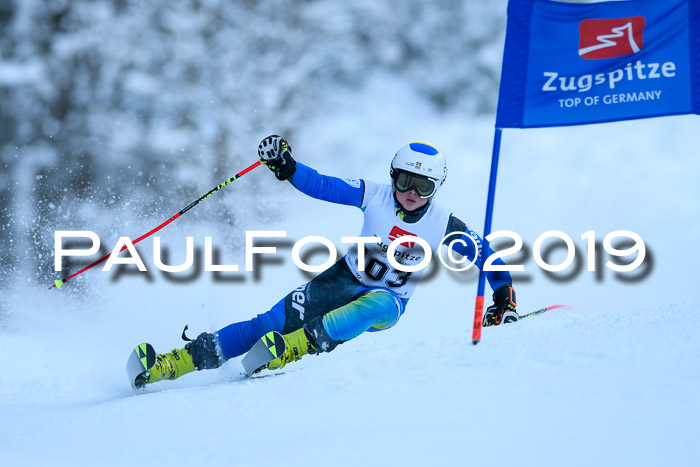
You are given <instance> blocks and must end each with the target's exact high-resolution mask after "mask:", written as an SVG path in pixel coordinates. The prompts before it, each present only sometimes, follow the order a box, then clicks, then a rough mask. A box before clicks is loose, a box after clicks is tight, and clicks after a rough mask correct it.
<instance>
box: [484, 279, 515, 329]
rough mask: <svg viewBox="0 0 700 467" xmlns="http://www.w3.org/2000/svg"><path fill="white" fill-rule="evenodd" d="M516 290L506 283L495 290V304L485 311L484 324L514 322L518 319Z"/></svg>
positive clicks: (492, 324)
mask: <svg viewBox="0 0 700 467" xmlns="http://www.w3.org/2000/svg"><path fill="white" fill-rule="evenodd" d="M517 305H518V304H517V301H516V298H515V290H514V289H513V287H511V285H510V284H505V285H502V286H500V287H498V288H497V289H496V290H494V291H493V305H491V306H490V307H488V308H487V309H486V313H484V326H496V325H498V324H501V323H514V322H516V321H517V320H518V313H517V312H516V311H515V307H516V306H517Z"/></svg>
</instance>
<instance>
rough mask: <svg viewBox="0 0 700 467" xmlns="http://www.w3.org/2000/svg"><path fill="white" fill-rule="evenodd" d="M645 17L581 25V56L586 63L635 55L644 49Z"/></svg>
mask: <svg viewBox="0 0 700 467" xmlns="http://www.w3.org/2000/svg"><path fill="white" fill-rule="evenodd" d="M644 26H646V19H644V17H643V16H632V17H630V18H616V19H586V20H583V21H581V23H580V24H579V45H578V54H579V55H580V56H581V58H584V59H586V60H599V59H602V58H613V57H622V56H623V55H631V54H636V53H637V52H639V51H641V50H642V48H643V47H644Z"/></svg>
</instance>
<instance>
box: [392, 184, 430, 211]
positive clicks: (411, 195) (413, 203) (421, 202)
mask: <svg viewBox="0 0 700 467" xmlns="http://www.w3.org/2000/svg"><path fill="white" fill-rule="evenodd" d="M394 193H395V194H396V200H397V201H398V202H399V204H400V205H401V207H402V208H404V209H405V210H406V211H409V212H410V211H415V210H416V209H420V208H422V207H423V206H425V205H426V204H428V198H421V197H420V196H418V193H416V190H414V189H410V190H408V191H406V192H403V193H401V192H400V191H399V190H394Z"/></svg>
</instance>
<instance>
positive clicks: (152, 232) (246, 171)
mask: <svg viewBox="0 0 700 467" xmlns="http://www.w3.org/2000/svg"><path fill="white" fill-rule="evenodd" d="M262 164H263V162H262V161H257V162H255V163H254V164H252V165H250V166H249V167H247V168H245V169H243V170H242V171H240V172H238V173H237V174H236V175H234V176H233V177H231V178H229V179H228V180H225V181H224V182H222V183H220V184H218V185H217V186H215V187H214V188H212V189H211V190H209V191H208V192H206V193H205V194H204V195H202V196H200V197H199V198H198V199H196V200H194V201H193V202H191V203H190V204H189V205H187V206H186V207H184V208H183V209H182V210H181V211H180V212H178V213H177V214H175V215H174V216H172V217H171V218H170V219H168V220H167V221H165V222H163V223H162V224H160V225H159V226H158V227H156V228H155V229H153V230H151V231H149V232H146V233H145V234H143V235H141V236H140V237H139V238H137V239H136V240H134V241H133V242H131V243H132V244H133V245H135V244H137V243H138V242H140V241H141V240H143V239H144V238H148V237H150V236H151V235H153V234H154V233H156V232H158V231H159V230H160V229H162V228H163V227H165V226H166V225H168V224H170V223H171V222H172V221H174V220H175V219H177V218H178V217H180V216H181V215H183V214H184V213H186V212H187V211H189V210H190V209H192V208H193V207H195V206H196V205H198V204H199V203H201V202H202V201H204V200H205V199H207V198H208V197H209V196H211V195H212V194H214V193H215V192H217V191H219V190H220V189H222V188H223V187H225V186H226V185H228V184H229V183H231V182H232V181H234V180H236V179H237V178H240V177H242V176H243V175H245V174H247V173H248V172H250V171H251V170H253V169H254V168H256V167H257V166H259V165H262ZM125 249H126V245H124V246H122V248H121V250H119V252H120V253H121V252H122V251H124V250H125ZM110 256H111V253H110V254H109V255H105V256H103V257H102V258H100V259H98V260H97V261H95V262H94V263H92V264H89V265H88V266H85V267H84V268H83V269H81V270H80V271H78V272H75V273H73V274H71V275H70V276H68V277H66V278H63V279H61V280H56V281H54V284H53V285H52V286H51V287H49V289H52V288H54V287H56V288H57V289H60V288H61V287H62V286H63V284H64V283H65V282H66V281H67V280H69V279H72V278H74V277H75V276H77V275H78V274H82V273H84V272H85V271H87V270H88V269H91V268H93V267H95V266H97V265H98V264H100V263H102V262H103V261H105V260H106V259H107V258H109V257H110Z"/></svg>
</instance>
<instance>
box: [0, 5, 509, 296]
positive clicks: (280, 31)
mask: <svg viewBox="0 0 700 467" xmlns="http://www.w3.org/2000/svg"><path fill="white" fill-rule="evenodd" d="M505 6H506V2H505V0H498V1H483V0H431V1H429V2H428V1H419V0H408V1H401V2H399V1H386V2H377V1H373V0H358V1H353V2H336V1H332V0H308V1H296V2H292V1H261V2H258V1H229V0H183V1H178V2H172V1H170V0H151V1H148V2H141V1H129V0H91V1H85V0H82V1H79V0H2V1H0V31H2V33H1V35H0V167H1V171H0V226H1V227H0V262H1V264H2V268H1V270H2V272H1V273H0V274H3V275H4V277H2V279H6V278H7V277H10V276H22V280H24V279H25V278H26V280H27V281H30V282H32V283H48V284H50V283H51V282H52V280H53V279H54V278H55V277H54V276H55V273H54V272H53V248H54V245H53V242H54V231H55V230H97V229H95V219H97V218H105V217H110V218H111V219H112V220H111V224H112V225H113V227H114V234H115V235H117V233H118V234H119V235H136V234H137V233H142V232H131V231H129V232H123V231H118V230H119V229H120V228H121V227H123V224H124V222H125V221H126V219H127V218H128V219H138V218H147V219H148V222H147V223H144V226H148V227H149V228H152V227H155V226H156V225H157V223H159V222H162V221H164V220H165V219H167V218H168V217H169V216H170V215H172V214H174V213H175V212H177V211H178V210H179V209H181V208H182V207H184V206H185V205H186V204H187V203H189V202H190V201H192V200H194V199H196V198H197V197H199V196H200V195H201V194H203V193H205V192H206V191H207V190H208V189H209V188H211V187H212V186H215V185H216V184H218V183H219V182H221V181H222V180H225V179H226V178H228V177H230V176H231V175H233V174H234V173H235V172H236V171H238V170H239V169H241V168H242V167H245V166H247V165H248V164H249V163H250V162H251V160H254V159H251V158H252V157H254V156H253V155H254V150H255V147H254V146H253V147H248V146H247V145H246V147H242V145H241V141H242V140H245V141H248V140H256V141H257V140H258V139H259V138H260V137H262V136H265V134H266V133H267V132H269V131H274V132H281V133H282V134H285V135H287V137H288V138H290V139H292V138H293V137H294V133H295V131H298V129H299V128H300V127H301V126H303V125H304V122H305V121H306V120H308V119H309V118H313V117H318V114H319V112H322V109H323V105H322V103H323V102H324V100H326V99H328V98H330V97H332V96H333V94H334V93H335V92H338V90H344V91H346V90H348V89H357V88H360V87H361V86H363V84H364V83H365V82H366V80H367V79H369V78H370V77H371V76H372V75H374V74H377V73H385V74H386V73H389V74H394V75H397V76H400V79H401V80H402V81H405V82H406V83H407V85H409V86H411V87H413V88H415V89H417V90H418V92H419V93H420V94H421V95H423V96H424V97H425V99H426V100H427V101H429V102H430V103H431V105H433V106H434V107H435V108H437V109H444V110H450V111H455V110H457V111H459V112H463V113H464V115H465V116H469V115H480V114H484V113H491V112H494V110H495V104H496V93H497V86H498V75H499V65H500V61H501V54H502V43H503V34H504V29H505ZM254 185H255V184H254V183H253V185H251V186H252V191H251V190H249V191H251V193H252V194H254V191H255V189H257V187H256V186H254ZM169 197H171V198H172V202H174V203H175V204H172V203H165V204H166V205H167V208H165V209H163V210H162V212H161V209H160V207H161V206H162V205H163V204H164V203H163V201H164V200H166V199H168V198H169ZM207 202H208V203H219V206H217V205H214V206H213V207H212V208H210V209H209V210H208V212H207V213H206V218H207V219H206V221H207V222H215V223H219V224H221V223H223V224H231V225H232V224H234V223H235V216H234V215H233V214H232V212H231V211H230V210H229V209H228V207H226V206H224V205H223V202H224V200H222V199H219V198H217V197H212V198H211V201H209V200H208V201H207ZM229 204H230V203H229ZM259 209H262V208H259ZM195 211H196V210H193V211H192V212H193V213H194V212H195ZM156 213H157V214H159V215H160V217H163V218H162V219H161V218H160V217H159V216H158V215H154V214H156ZM188 217H189V218H191V220H192V221H201V220H202V219H198V217H197V214H196V213H195V214H194V215H191V214H188ZM115 238H116V237H115ZM112 246H113V245H112V244H110V245H107V247H108V248H109V249H111V247H112ZM107 251H109V250H107ZM6 284H7V281H6V280H0V288H1V287H3V286H4V285H6Z"/></svg>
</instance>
